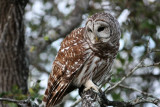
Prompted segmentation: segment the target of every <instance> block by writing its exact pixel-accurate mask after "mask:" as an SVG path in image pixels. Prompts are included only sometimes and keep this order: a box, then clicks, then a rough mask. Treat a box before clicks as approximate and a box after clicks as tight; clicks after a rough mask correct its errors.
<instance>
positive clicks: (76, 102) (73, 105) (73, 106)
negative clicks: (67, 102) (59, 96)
mask: <svg viewBox="0 0 160 107" xmlns="http://www.w3.org/2000/svg"><path fill="white" fill-rule="evenodd" d="M81 101H82V98H80V99H78V100H77V101H75V102H74V104H72V105H71V106H70V107H75V106H76V105H77V104H78V103H80V102H81Z"/></svg>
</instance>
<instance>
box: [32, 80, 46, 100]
mask: <svg viewBox="0 0 160 107" xmlns="http://www.w3.org/2000/svg"><path fill="white" fill-rule="evenodd" d="M40 82H41V80H37V82H36V83H35V84H34V85H33V87H31V88H29V95H30V98H31V99H32V100H34V99H37V101H38V102H39V103H40V102H41V101H42V98H43V95H40V94H39V90H41V89H43V88H42V87H41V86H40Z"/></svg>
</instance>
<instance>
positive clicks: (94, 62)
mask: <svg viewBox="0 0 160 107" xmlns="http://www.w3.org/2000/svg"><path fill="white" fill-rule="evenodd" d="M108 67H109V66H108V65H107V61H106V60H103V59H101V58H100V57H99V56H95V54H94V53H93V52H91V53H90V57H89V59H88V60H87V61H86V62H85V63H84V65H83V66H82V68H81V69H80V70H79V71H78V74H77V76H76V77H77V78H74V80H73V84H74V85H75V86H77V87H80V86H81V85H83V84H85V82H86V81H87V80H89V79H90V80H93V81H94V82H95V83H97V82H99V81H102V78H101V77H103V78H104V75H103V74H105V70H106V69H108Z"/></svg>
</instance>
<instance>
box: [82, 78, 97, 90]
mask: <svg viewBox="0 0 160 107" xmlns="http://www.w3.org/2000/svg"><path fill="white" fill-rule="evenodd" d="M84 86H85V89H84V91H87V90H89V89H91V88H93V89H94V90H95V91H96V92H97V93H99V88H98V87H97V86H96V85H95V84H94V83H93V82H92V80H87V81H86V83H85V84H84Z"/></svg>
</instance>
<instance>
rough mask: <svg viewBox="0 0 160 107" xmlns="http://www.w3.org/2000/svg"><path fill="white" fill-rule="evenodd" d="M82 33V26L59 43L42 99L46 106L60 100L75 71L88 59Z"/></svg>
mask: <svg viewBox="0 0 160 107" xmlns="http://www.w3.org/2000/svg"><path fill="white" fill-rule="evenodd" d="M83 33H84V28H79V29H76V30H74V31H72V32H71V34H70V35H68V36H67V37H66V38H65V39H64V40H63V42H62V43H61V48H60V50H59V52H58V54H57V57H56V59H55V61H54V62H53V67H52V72H51V74H50V77H49V80H48V88H47V89H46V91H45V96H44V99H43V101H44V102H45V103H46V107H49V106H51V105H52V106H53V105H56V104H57V103H59V102H60V101H61V100H62V98H63V96H64V95H66V90H67V88H68V87H69V86H70V84H71V82H72V80H73V78H75V75H76V74H77V71H79V69H80V68H81V67H82V66H83V65H84V63H85V61H86V60H87V59H88V57H89V55H88V53H87V52H85V48H84V47H85V45H86V42H85V41H84V37H83ZM70 88H71V87H70Z"/></svg>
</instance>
